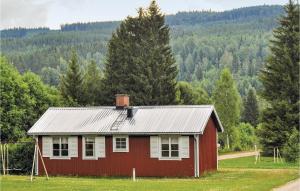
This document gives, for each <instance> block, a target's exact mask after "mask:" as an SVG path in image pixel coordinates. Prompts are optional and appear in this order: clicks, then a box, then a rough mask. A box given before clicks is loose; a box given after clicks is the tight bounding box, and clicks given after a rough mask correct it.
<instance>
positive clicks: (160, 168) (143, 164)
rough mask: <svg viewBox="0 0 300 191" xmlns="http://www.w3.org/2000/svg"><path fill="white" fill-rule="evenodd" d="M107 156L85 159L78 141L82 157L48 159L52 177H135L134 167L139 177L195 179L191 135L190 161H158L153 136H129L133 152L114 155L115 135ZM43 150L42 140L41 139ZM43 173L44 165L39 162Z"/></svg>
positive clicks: (109, 139) (107, 145)
mask: <svg viewBox="0 0 300 191" xmlns="http://www.w3.org/2000/svg"><path fill="white" fill-rule="evenodd" d="M105 144H106V157H105V158H99V159H98V160H82V141H81V137H80V136H79V139H78V158H71V160H62V159H52V160H50V159H49V158H48V157H44V162H45V164H46V167H47V170H48V173H49V174H50V175H79V176H84V175H88V176H131V175H132V168H135V170H136V176H170V177H184V176H194V152H193V151H194V144H193V137H192V136H190V158H188V159H182V160H158V159H157V158H150V137H149V136H129V152H127V153H126V152H125V153H124V152H123V153H121V152H119V153H117V152H113V151H112V150H113V148H112V136H107V137H106V138H105ZM39 147H40V149H42V138H41V137H39ZM38 166H39V174H43V173H44V170H43V166H42V163H41V160H40V159H39V165H38Z"/></svg>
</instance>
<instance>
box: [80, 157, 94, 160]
mask: <svg viewBox="0 0 300 191" xmlns="http://www.w3.org/2000/svg"><path fill="white" fill-rule="evenodd" d="M82 160H98V157H82Z"/></svg>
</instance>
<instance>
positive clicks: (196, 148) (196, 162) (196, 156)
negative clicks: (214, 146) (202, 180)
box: [194, 135, 200, 177]
mask: <svg viewBox="0 0 300 191" xmlns="http://www.w3.org/2000/svg"><path fill="white" fill-rule="evenodd" d="M199 164H200V163H199V135H194V167H195V177H199V176H200V174H199V170H200V168H199Z"/></svg>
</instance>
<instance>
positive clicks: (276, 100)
mask: <svg viewBox="0 0 300 191" xmlns="http://www.w3.org/2000/svg"><path fill="white" fill-rule="evenodd" d="M285 12H286V14H285V15H284V16H282V17H281V18H280V20H279V26H278V28H277V29H275V30H274V31H273V36H274V39H273V40H271V42H270V43H271V44H270V50H271V53H270V55H269V57H268V59H267V61H266V64H265V65H264V68H263V70H262V71H261V74H260V80H261V82H262V85H263V91H262V97H263V98H264V99H266V101H267V102H268V107H267V108H266V109H265V110H263V112H262V128H261V130H260V132H259V136H260V141H261V144H262V146H263V150H264V152H265V153H266V154H271V153H272V151H273V148H274V147H279V149H282V148H283V146H284V145H286V144H287V142H288V138H289V137H290V136H291V134H292V132H293V131H294V130H297V132H298V133H299V131H298V127H299V108H298V107H299V40H300V35H299V5H297V4H295V3H294V2H293V1H291V0H290V1H289V3H288V4H287V5H286V6H285Z"/></svg>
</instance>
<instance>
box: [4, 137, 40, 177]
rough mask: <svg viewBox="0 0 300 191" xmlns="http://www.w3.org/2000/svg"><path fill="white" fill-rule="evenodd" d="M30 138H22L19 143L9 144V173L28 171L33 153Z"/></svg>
mask: <svg viewBox="0 0 300 191" xmlns="http://www.w3.org/2000/svg"><path fill="white" fill-rule="evenodd" d="M31 141H32V139H26V140H22V142H20V143H15V144H9V149H8V151H9V153H8V156H9V168H10V169H12V171H11V172H10V173H30V171H31V168H32V159H33V153H34V142H31Z"/></svg>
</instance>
